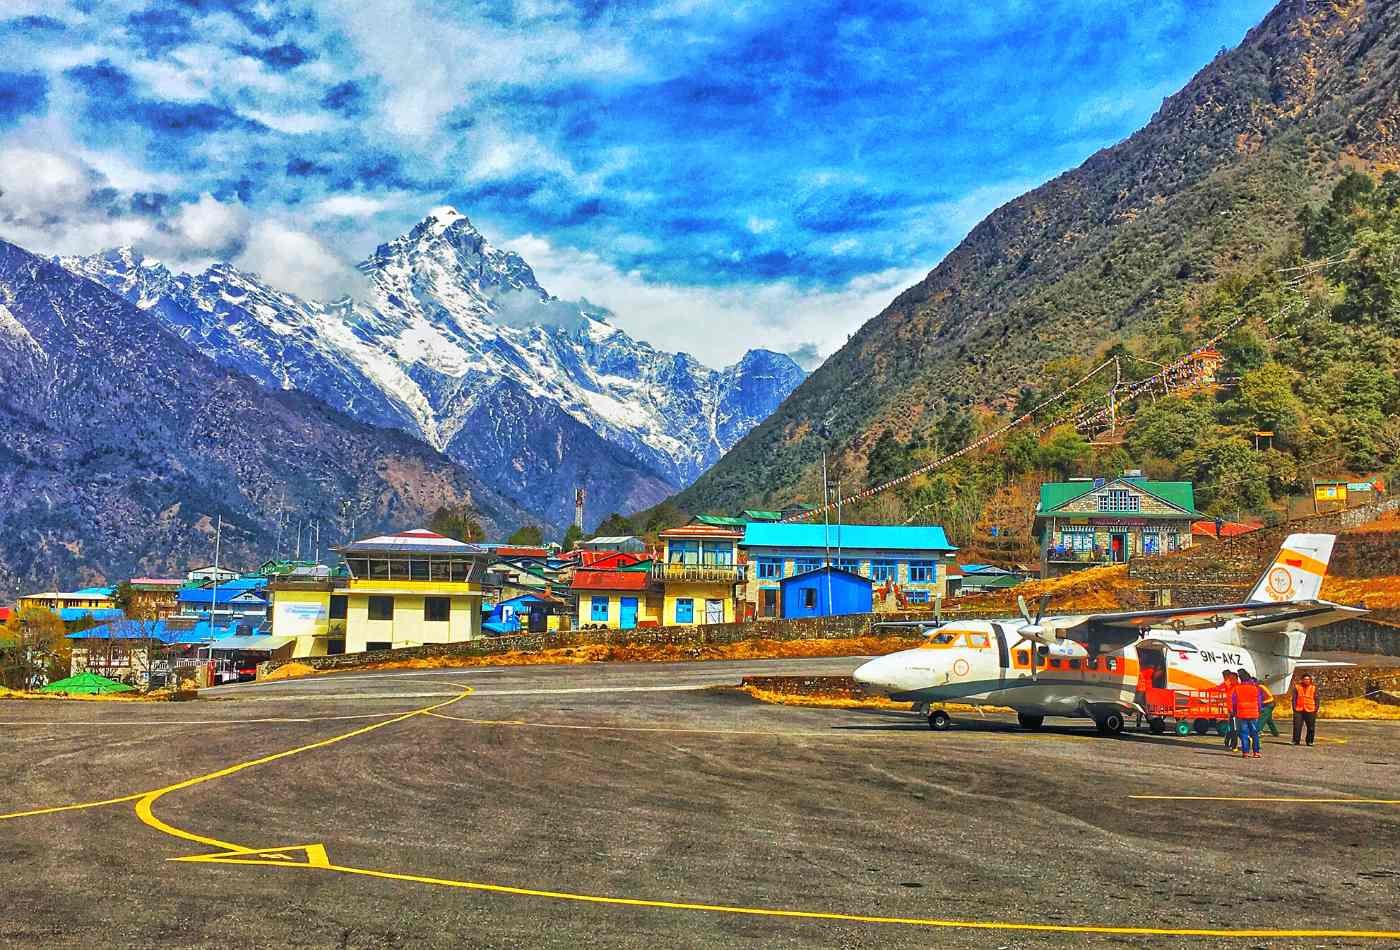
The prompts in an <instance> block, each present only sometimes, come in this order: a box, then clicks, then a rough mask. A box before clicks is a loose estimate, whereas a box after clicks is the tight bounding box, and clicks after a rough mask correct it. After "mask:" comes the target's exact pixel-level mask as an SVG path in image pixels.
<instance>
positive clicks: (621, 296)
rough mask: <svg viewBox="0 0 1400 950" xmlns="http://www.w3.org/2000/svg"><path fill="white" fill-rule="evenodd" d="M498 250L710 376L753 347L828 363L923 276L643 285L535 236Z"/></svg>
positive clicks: (893, 273) (553, 288)
mask: <svg viewBox="0 0 1400 950" xmlns="http://www.w3.org/2000/svg"><path fill="white" fill-rule="evenodd" d="M504 244H505V246H506V247H508V248H510V249H511V250H513V251H515V252H517V253H519V254H520V255H521V256H522V257H524V258H525V259H526V260H527V261H529V262H530V266H531V267H533V268H534V269H535V273H536V274H537V275H538V276H539V278H540V282H541V283H542V284H543V285H544V286H545V287H547V288H548V289H549V290H550V292H551V293H554V294H557V295H559V296H561V297H565V298H578V297H587V298H588V300H589V301H590V302H592V303H594V304H598V305H601V306H603V307H607V308H608V309H609V310H611V311H612V312H613V314H614V316H613V317H612V318H611V322H612V323H614V324H616V325H617V326H619V327H621V328H622V329H624V330H626V331H627V332H628V333H630V334H631V335H633V336H635V337H637V338H638V339H642V340H646V341H647V342H649V343H651V344H653V345H654V346H658V347H661V348H663V349H667V350H684V351H685V352H688V353H691V354H692V355H694V356H695V357H697V358H699V359H700V360H702V361H703V362H705V363H708V364H710V365H712V366H720V365H724V364H728V363H732V362H734V361H735V360H737V359H738V358H739V357H740V356H742V355H743V354H744V352H745V351H746V350H750V349H754V348H757V347H761V348H764V349H770V350H776V351H779V352H789V351H797V352H802V353H803V354H804V355H810V354H812V353H814V352H819V353H820V354H821V356H823V357H825V356H829V355H830V354H831V353H832V352H834V351H835V350H836V349H837V348H838V347H840V346H841V345H842V344H843V343H845V342H846V339H847V337H848V336H849V335H850V334H852V333H854V332H855V331H856V330H857V329H858V328H859V327H860V326H861V325H862V324H863V323H865V322H866V321H867V320H869V319H870V318H871V317H873V316H875V315H876V314H877V313H879V312H880V311H881V310H883V309H884V308H885V306H886V305H888V304H889V303H890V301H891V300H893V299H894V298H895V296H896V295H897V294H898V293H899V292H900V291H902V290H904V289H905V288H906V287H908V286H910V285H911V284H913V283H915V282H917V281H919V280H921V279H922V278H923V276H924V275H925V274H926V273H927V272H928V267H926V266H919V267H911V268H891V269H889V270H884V271H880V272H878V273H874V274H865V275H862V276H860V277H856V278H854V279H852V280H850V281H848V282H847V283H846V284H845V285H844V286H841V287H837V288H834V289H832V290H805V289H802V288H800V287H797V286H796V285H794V284H792V283H789V282H786V281H778V282H774V283H768V284H752V285H748V286H729V287H702V286H687V285H683V284H657V283H651V282H648V281H647V280H645V279H644V278H643V277H642V275H640V274H638V273H636V272H624V271H621V270H619V269H618V268H616V267H614V266H613V265H612V264H609V263H608V262H607V261H605V260H603V259H602V258H601V257H599V256H598V255H596V254H594V253H592V252H589V251H579V250H575V249H573V248H565V247H555V246H554V245H553V244H552V243H551V242H550V241H549V240H548V239H547V238H543V237H539V236H537V235H533V234H526V235H522V236H520V237H517V238H514V239H512V240H509V241H506V242H504Z"/></svg>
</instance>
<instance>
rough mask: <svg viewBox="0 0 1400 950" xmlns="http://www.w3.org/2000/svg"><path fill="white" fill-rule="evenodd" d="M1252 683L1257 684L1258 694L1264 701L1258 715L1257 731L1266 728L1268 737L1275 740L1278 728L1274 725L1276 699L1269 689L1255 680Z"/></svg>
mask: <svg viewBox="0 0 1400 950" xmlns="http://www.w3.org/2000/svg"><path fill="white" fill-rule="evenodd" d="M1254 682H1256V683H1259V692H1260V693H1261V694H1262V696H1263V699H1264V708H1263V711H1262V712H1261V713H1260V714H1259V729H1260V730H1261V732H1262V730H1264V729H1266V728H1267V729H1268V730H1269V735H1271V736H1273V737H1274V738H1275V739H1277V738H1278V726H1277V725H1276V724H1275V723H1274V708H1275V707H1276V706H1277V705H1278V697H1277V696H1275V695H1274V694H1273V692H1272V691H1271V690H1270V689H1269V687H1267V686H1265V685H1264V684H1263V683H1260V682H1259V680H1255V681H1254Z"/></svg>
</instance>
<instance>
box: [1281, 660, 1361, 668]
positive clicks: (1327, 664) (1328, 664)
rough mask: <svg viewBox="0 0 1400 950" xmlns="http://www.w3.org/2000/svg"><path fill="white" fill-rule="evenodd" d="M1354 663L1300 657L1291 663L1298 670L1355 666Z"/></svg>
mask: <svg viewBox="0 0 1400 950" xmlns="http://www.w3.org/2000/svg"><path fill="white" fill-rule="evenodd" d="M1355 665H1356V664H1355V663H1343V662H1342V661H1341V660H1303V659H1300V660H1298V661H1297V662H1295V663H1294V664H1293V666H1294V668H1295V669H1299V670H1325V669H1329V668H1334V667H1338V666H1355Z"/></svg>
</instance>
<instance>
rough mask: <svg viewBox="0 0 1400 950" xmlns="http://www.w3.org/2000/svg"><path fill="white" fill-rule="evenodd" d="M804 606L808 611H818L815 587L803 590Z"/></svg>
mask: <svg viewBox="0 0 1400 950" xmlns="http://www.w3.org/2000/svg"><path fill="white" fill-rule="evenodd" d="M802 606H803V607H805V608H806V609H808V610H816V609H817V589H816V588H815V587H804V588H802Z"/></svg>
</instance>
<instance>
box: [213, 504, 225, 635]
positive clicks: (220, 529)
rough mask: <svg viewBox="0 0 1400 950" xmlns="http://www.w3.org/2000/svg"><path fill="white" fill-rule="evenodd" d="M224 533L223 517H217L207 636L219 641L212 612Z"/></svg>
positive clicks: (214, 606) (216, 602)
mask: <svg viewBox="0 0 1400 950" xmlns="http://www.w3.org/2000/svg"><path fill="white" fill-rule="evenodd" d="M223 533H224V516H223V515H219V522H218V524H217V525H216V526H215V528H214V589H213V590H212V591H211V592H210V594H209V636H210V637H212V638H213V639H215V640H217V639H219V638H218V636H217V634H216V633H215V630H216V629H217V628H216V627H215V626H214V611H215V609H216V608H218V606H219V541H220V539H221V537H222V535H223Z"/></svg>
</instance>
